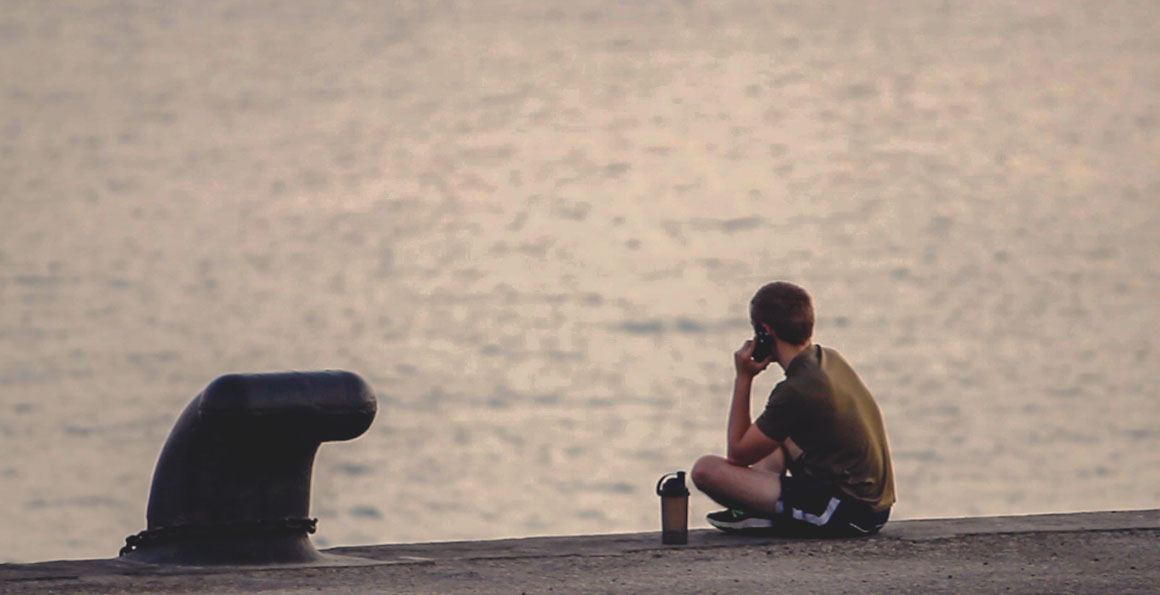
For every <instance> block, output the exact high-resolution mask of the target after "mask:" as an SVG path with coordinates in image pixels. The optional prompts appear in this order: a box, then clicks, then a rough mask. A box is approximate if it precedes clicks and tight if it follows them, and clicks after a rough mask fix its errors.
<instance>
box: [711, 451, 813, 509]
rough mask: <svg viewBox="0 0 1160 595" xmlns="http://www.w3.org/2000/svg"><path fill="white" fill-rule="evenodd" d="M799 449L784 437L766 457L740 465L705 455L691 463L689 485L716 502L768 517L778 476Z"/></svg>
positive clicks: (776, 496) (776, 495)
mask: <svg viewBox="0 0 1160 595" xmlns="http://www.w3.org/2000/svg"><path fill="white" fill-rule="evenodd" d="M801 453H802V450H801V449H800V448H798V446H797V445H796V444H794V443H793V440H790V439H788V438H787V439H786V441H785V443H784V444H783V445H782V447H781V448H778V449H777V450H775V451H773V452H772V453H771V454H770V455H769V456H767V457H765V458H764V459H762V460H760V461H758V462H756V463H754V464H753V465H751V466H749V467H744V466H741V465H737V464H734V463H731V462H729V460H728V459H726V458H724V457H719V456H716V455H706V456H703V457H701V458H700V459H699V460H697V462H696V463H695V464H694V465H693V470H692V473H691V477H692V480H693V484H694V485H696V486H697V488H698V489H700V490H701V491H702V492H704V493H705V494H706V495H708V496H709V497H710V498H712V499H713V500H715V501H716V502H717V503H718V504H721V505H722V506H726V507H729V508H740V509H742V510H745V511H748V512H750V513H753V514H757V515H761V516H766V517H772V516H774V515H775V514H776V509H777V501H778V499H779V498H780V497H781V476H782V475H785V470H786V468H787V467H788V465H789V462H790V461H792V460H795V459H797V457H799V456H801Z"/></svg>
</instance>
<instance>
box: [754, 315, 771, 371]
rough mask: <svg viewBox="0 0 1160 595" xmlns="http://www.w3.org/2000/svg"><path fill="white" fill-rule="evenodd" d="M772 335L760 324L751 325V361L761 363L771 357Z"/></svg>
mask: <svg viewBox="0 0 1160 595" xmlns="http://www.w3.org/2000/svg"><path fill="white" fill-rule="evenodd" d="M773 343H774V342H773V335H771V334H769V333H768V332H766V330H765V326H764V325H762V324H761V323H755V324H754V325H753V361H755V362H763V361H765V360H767V359H769V356H771V355H773Z"/></svg>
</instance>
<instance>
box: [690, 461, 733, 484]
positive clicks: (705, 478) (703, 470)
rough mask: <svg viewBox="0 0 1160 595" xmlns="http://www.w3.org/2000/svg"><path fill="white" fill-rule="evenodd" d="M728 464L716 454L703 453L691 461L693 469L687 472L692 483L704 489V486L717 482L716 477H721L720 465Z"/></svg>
mask: <svg viewBox="0 0 1160 595" xmlns="http://www.w3.org/2000/svg"><path fill="white" fill-rule="evenodd" d="M728 464H729V462H728V461H726V460H725V459H724V458H722V457H719V456H717V455H705V456H703V457H701V458H699V459H697V462H696V463H693V470H692V471H690V472H689V477H690V479H692V480H693V485H695V486H697V487H698V488H700V489H701V490H704V489H705V487H706V486H712V485H715V484H716V483H717V479H718V478H719V477H721V473H720V471H721V466H722V465H728Z"/></svg>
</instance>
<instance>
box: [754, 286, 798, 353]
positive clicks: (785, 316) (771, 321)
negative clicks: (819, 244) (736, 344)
mask: <svg viewBox="0 0 1160 595" xmlns="http://www.w3.org/2000/svg"><path fill="white" fill-rule="evenodd" d="M749 318H750V319H751V320H752V321H753V322H754V323H755V324H757V323H762V322H764V323H765V324H768V325H769V327H770V328H771V329H773V333H774V334H775V335H777V338H779V339H781V340H782V341H785V342H786V343H789V344H791V345H802V344H804V343H805V342H806V341H809V340H810V337H812V336H813V334H814V304H813V300H811V299H810V294H808V293H806V290H804V289H802V288H801V287H798V286H797V285H794V284H793V283H786V282H785V281H775V282H773V283H770V284H768V285H766V286H765V287H762V288H761V289H758V290H757V293H756V294H754V295H753V299H752V300H750V301H749Z"/></svg>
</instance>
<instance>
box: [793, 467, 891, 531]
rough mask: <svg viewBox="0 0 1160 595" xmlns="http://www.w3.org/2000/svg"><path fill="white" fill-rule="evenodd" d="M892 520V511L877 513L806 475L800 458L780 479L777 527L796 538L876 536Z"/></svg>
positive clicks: (864, 504) (866, 505)
mask: <svg viewBox="0 0 1160 595" xmlns="http://www.w3.org/2000/svg"><path fill="white" fill-rule="evenodd" d="M889 518H890V509H889V508H887V509H886V510H883V511H879V512H874V511H873V510H871V509H870V506H869V505H868V504H866V503H865V502H862V501H860V500H855V499H853V498H851V497H849V496H847V495H845V494H842V493H841V492H839V491H838V490H837V489H835V488H833V487H830V486H828V485H826V484H824V483H822V482H820V481H818V480H816V479H814V478H813V477H810V476H809V474H807V473H805V471H804V470H803V469H802V466H801V459H800V458H799V459H798V460H797V461H794V462H793V463H792V464H791V465H790V474H789V475H784V476H782V478H781V498H779V499H778V501H777V516H776V517H775V520H777V521H778V526H779V527H778V528H779V529H784V530H785V531H786V532H787V533H792V534H794V535H806V536H818V537H851V536H857V535H873V534H874V533H877V532H878V531H879V530H880V529H882V527H883V526H884V525H886V521H887V519H889Z"/></svg>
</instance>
